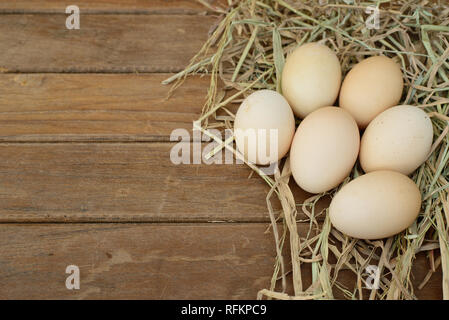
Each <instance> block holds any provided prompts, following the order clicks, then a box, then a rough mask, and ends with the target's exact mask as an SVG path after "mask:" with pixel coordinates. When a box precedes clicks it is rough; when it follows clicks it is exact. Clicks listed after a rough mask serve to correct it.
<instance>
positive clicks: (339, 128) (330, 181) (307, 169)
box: [290, 107, 360, 193]
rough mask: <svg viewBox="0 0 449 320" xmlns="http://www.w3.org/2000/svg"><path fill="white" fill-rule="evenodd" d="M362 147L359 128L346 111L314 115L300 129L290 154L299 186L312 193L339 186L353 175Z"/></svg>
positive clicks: (330, 109)
mask: <svg viewBox="0 0 449 320" xmlns="http://www.w3.org/2000/svg"><path fill="white" fill-rule="evenodd" d="M359 146H360V135H359V128H358V127H357V124H356V122H355V120H354V119H353V118H352V117H351V115H350V114H349V113H348V112H347V111H345V110H343V109H341V108H338V107H325V108H320V109H318V110H316V111H314V112H312V113H311V114H309V115H308V116H307V117H306V118H305V119H304V120H303V121H302V122H301V124H300V125H299V127H298V130H297V131H296V134H295V137H294V138H293V143H292V149H291V151H290V165H291V168H292V174H293V177H294V178H295V181H296V183H297V184H298V185H299V186H300V187H301V188H302V189H303V190H305V191H308V192H311V193H321V192H325V191H328V190H330V189H332V188H334V187H336V186H338V184H340V183H341V182H342V181H343V180H344V179H345V178H346V177H347V176H348V175H349V173H350V172H351V169H352V167H353V166H354V163H355V161H356V160H357V155H358V153H359Z"/></svg>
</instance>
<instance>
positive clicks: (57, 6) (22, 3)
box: [0, 0, 226, 14]
mask: <svg viewBox="0 0 449 320" xmlns="http://www.w3.org/2000/svg"><path fill="white" fill-rule="evenodd" d="M208 3H210V5H211V6H223V5H225V3H226V2H225V1H223V0H209V1H208ZM72 4H73V1H72V2H71V1H61V0H15V1H1V2H0V13H64V12H65V8H66V7H67V6H69V5H72ZM76 5H77V6H78V7H79V8H80V12H81V13H89V14H92V13H106V12H107V13H140V14H199V13H203V12H205V11H206V10H207V7H205V6H203V5H202V4H200V3H199V2H198V1H193V0H113V1H111V0H94V1H91V0H77V1H76Z"/></svg>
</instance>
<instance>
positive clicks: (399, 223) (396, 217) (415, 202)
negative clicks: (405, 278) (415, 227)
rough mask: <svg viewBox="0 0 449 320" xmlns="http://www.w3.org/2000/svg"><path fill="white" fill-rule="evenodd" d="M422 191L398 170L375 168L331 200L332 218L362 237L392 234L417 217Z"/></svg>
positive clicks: (348, 232) (339, 226)
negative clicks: (379, 169) (375, 169)
mask: <svg viewBox="0 0 449 320" xmlns="http://www.w3.org/2000/svg"><path fill="white" fill-rule="evenodd" d="M420 208H421V193H420V191H419V189H418V187H417V186H416V185H415V183H414V182H413V181H412V180H411V179H410V178H408V177H407V176H405V175H403V174H402V173H399V172H395V171H385V170H381V171H374V172H370V173H367V174H365V175H362V176H359V177H357V178H356V179H354V180H352V181H351V182H349V183H348V184H346V185H345V186H344V187H343V188H342V189H341V190H340V191H339V192H337V194H336V195H335V196H334V198H333V199H332V201H331V204H330V207H329V218H330V221H331V223H332V225H333V226H334V227H335V228H336V229H337V230H340V231H341V232H343V233H344V234H346V235H348V236H350V237H354V238H359V239H381V238H386V237H390V236H393V235H395V234H397V233H399V232H401V231H403V230H405V229H406V228H407V227H409V226H410V225H411V224H412V223H413V221H414V220H415V219H416V218H417V216H418V214H419V211H420Z"/></svg>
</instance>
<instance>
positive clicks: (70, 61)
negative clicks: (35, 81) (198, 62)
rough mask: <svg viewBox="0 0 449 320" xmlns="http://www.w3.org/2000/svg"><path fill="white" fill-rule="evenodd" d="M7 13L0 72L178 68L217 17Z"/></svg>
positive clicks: (1, 29) (0, 25)
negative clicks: (69, 22)
mask: <svg viewBox="0 0 449 320" xmlns="http://www.w3.org/2000/svg"><path fill="white" fill-rule="evenodd" d="M65 20H66V16H65V15H54V14H21V15H15V14H7V15H2V16H1V19H0V52H1V55H0V70H3V71H5V70H6V71H7V72H24V73H27V72H178V71H180V70H182V69H184V67H185V66H186V65H187V64H188V62H189V61H190V59H191V58H192V57H193V56H194V55H195V54H196V53H197V51H198V50H199V49H200V48H201V47H202V45H203V43H204V41H205V40H206V39H207V35H208V31H209V29H210V27H211V26H212V25H213V23H214V22H215V21H216V18H214V17H210V16H196V15H139V14H137V15H101V14H99V15H84V16H83V17H82V19H81V28H80V29H79V30H68V29H67V28H66V26H65Z"/></svg>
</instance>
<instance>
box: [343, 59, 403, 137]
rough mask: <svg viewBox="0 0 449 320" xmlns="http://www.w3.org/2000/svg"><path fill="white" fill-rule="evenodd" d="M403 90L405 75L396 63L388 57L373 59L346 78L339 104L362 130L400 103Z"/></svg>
mask: <svg viewBox="0 0 449 320" xmlns="http://www.w3.org/2000/svg"><path fill="white" fill-rule="evenodd" d="M403 87H404V81H403V79H402V72H401V69H400V67H399V65H398V64H397V63H396V62H394V61H393V60H392V59H390V58H388V57H385V56H375V57H370V58H368V59H365V60H363V61H361V62H359V63H358V64H356V65H355V66H354V67H353V68H352V69H351V70H350V71H349V72H348V74H347V75H346V77H345V79H344V80H343V84H342V86H341V91H340V98H339V105H340V107H341V108H343V109H345V110H347V111H348V112H349V113H350V114H351V115H352V116H353V117H354V119H355V121H356V122H357V124H358V125H359V127H360V128H366V126H368V124H369V123H370V122H371V120H373V119H374V118H375V117H376V116H377V115H378V114H379V113H381V112H382V111H384V110H386V109H388V108H390V107H393V106H395V105H397V104H398V102H399V100H400V99H401V95H402V89H403Z"/></svg>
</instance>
